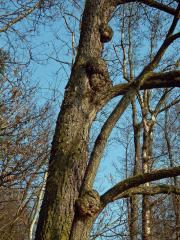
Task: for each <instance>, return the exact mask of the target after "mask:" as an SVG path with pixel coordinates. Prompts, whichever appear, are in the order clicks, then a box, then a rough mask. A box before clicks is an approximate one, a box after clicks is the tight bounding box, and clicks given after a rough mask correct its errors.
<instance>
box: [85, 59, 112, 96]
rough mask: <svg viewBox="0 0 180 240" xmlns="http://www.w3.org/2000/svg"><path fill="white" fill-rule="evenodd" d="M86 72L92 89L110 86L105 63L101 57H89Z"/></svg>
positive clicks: (97, 89)
mask: <svg viewBox="0 0 180 240" xmlns="http://www.w3.org/2000/svg"><path fill="white" fill-rule="evenodd" d="M86 73H87V76H88V78H89V84H90V87H91V89H92V90H94V91H99V90H103V89H104V88H106V86H107V87H109V86H112V82H111V80H110V79H109V73H108V69H107V65H106V63H105V61H104V60H103V59H102V58H93V57H92V58H90V59H89V60H88V61H87V63H86Z"/></svg>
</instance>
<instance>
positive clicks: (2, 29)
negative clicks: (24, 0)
mask: <svg viewBox="0 0 180 240" xmlns="http://www.w3.org/2000/svg"><path fill="white" fill-rule="evenodd" d="M42 3H43V1H42V0H39V1H38V2H37V3H36V4H35V5H34V6H33V7H31V8H27V9H26V10H24V11H23V12H22V13H21V14H20V15H18V16H17V17H16V18H14V19H12V20H11V21H9V22H8V23H7V24H6V25H5V26H3V27H2V28H1V29H0V33H2V32H6V31H7V30H8V29H9V28H10V27H12V26H13V25H15V24H16V23H18V22H20V21H21V20H22V19H24V18H26V17H27V16H28V15H30V14H31V13H32V12H34V11H35V10H36V9H38V8H40V7H41V4H42Z"/></svg>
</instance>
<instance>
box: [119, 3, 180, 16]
mask: <svg viewBox="0 0 180 240" xmlns="http://www.w3.org/2000/svg"><path fill="white" fill-rule="evenodd" d="M131 2H139V3H143V4H145V5H148V6H150V7H153V8H156V9H159V10H161V11H163V12H166V13H169V14H171V15H173V16H175V15H176V9H174V8H172V7H169V6H167V5H165V4H162V3H159V2H157V1H153V0H139V1H136V0H117V1H116V4H117V5H120V4H125V3H131ZM178 17H179V16H178Z"/></svg>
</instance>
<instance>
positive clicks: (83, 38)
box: [35, 0, 180, 240]
mask: <svg viewBox="0 0 180 240" xmlns="http://www.w3.org/2000/svg"><path fill="white" fill-rule="evenodd" d="M120 3H125V1H114V0H112V1H107V0H104V1H102V0H96V1H95V0H93V1H90V0H87V1H86V4H85V9H84V13H83V18H82V26H81V35H80V41H79V46H78V53H77V57H76V60H75V63H74V66H73V68H72V72H71V76H70V79H69V82H68V84H67V86H66V91H65V97H64V101H63V103H62V106H61V110H60V113H59V116H58V119H57V123H56V130H55V136H54V139H53V142H52V150H51V157H50V162H49V170H48V178H47V183H46V190H45V196H44V200H43V203H42V207H41V211H40V216H39V222H38V225H37V231H36V237H35V239H36V240H58V239H59V240H68V239H71V240H73V239H76V240H80V239H84V240H86V239H88V238H89V233H90V230H91V227H92V224H93V222H94V220H95V219H96V217H97V215H98V213H99V212H100V211H101V210H102V209H103V207H104V206H105V205H106V204H107V203H108V202H111V201H113V200H114V199H115V198H116V197H114V195H113V194H114V192H115V194H116V196H117V195H118V194H120V193H122V192H123V191H125V190H126V189H129V188H131V187H136V186H138V185H139V184H140V183H141V182H142V183H145V182H146V178H144V177H143V176H142V177H141V176H139V177H137V179H136V178H135V181H133V179H131V180H132V182H131V180H127V181H124V182H122V184H119V185H118V186H116V188H115V189H112V191H110V192H107V194H105V195H104V196H102V198H101V199H100V197H99V195H98V193H97V192H95V191H94V190H93V189H92V183H93V181H92V179H94V176H95V172H96V170H97V167H98V163H99V160H100V158H101V155H102V152H103V148H104V143H105V142H106V139H107V137H108V136H109V134H110V132H111V129H112V128H113V126H114V124H115V123H116V122H117V120H118V119H119V117H120V116H121V114H122V113H123V112H124V110H125V109H126V107H127V106H128V104H129V103H130V102H131V99H132V97H133V96H135V94H136V91H137V90H139V88H140V86H141V85H142V84H143V83H144V82H145V80H146V79H148V78H149V77H150V73H149V71H150V72H151V71H152V70H153V69H154V67H155V66H156V64H157V63H158V62H159V59H160V56H162V55H163V53H164V51H165V49H166V48H167V47H168V44H169V42H168V43H166V45H165V46H163V48H162V49H161V51H160V52H159V53H158V54H157V56H156V57H155V61H154V62H152V64H151V65H149V66H148V67H147V68H146V69H145V70H144V71H143V72H142V73H141V74H140V75H139V77H138V78H137V82H136V83H134V85H133V87H132V86H131V87H132V88H131V89H130V90H131V91H130V92H128V93H127V94H126V95H125V96H124V97H123V99H122V101H121V102H120V103H119V105H118V106H117V110H116V111H115V112H114V115H113V113H112V116H111V118H110V122H111V124H110V128H109V127H106V126H105V128H104V129H105V130H104V132H102V136H103V138H100V139H99V141H100V145H99V150H98V148H97V151H95V155H94V156H95V157H92V158H90V159H91V160H92V162H91V163H92V164H91V167H89V166H88V167H87V165H88V142H89V130H90V127H91V124H92V122H93V120H94V119H95V117H96V114H97V112H98V111H99V110H100V109H101V108H102V107H103V106H104V105H105V104H106V102H107V101H109V100H110V99H111V98H112V97H114V96H115V95H118V92H119V90H120V89H118V88H114V87H113V86H112V83H111V81H110V79H109V74H108V70H107V66H106V63H105V62H104V60H103V59H101V53H102V49H103V44H104V43H105V42H107V41H109V40H111V38H112V30H111V29H110V28H109V27H108V26H107V24H108V21H109V19H110V17H111V15H112V14H113V11H114V9H115V7H116V5H117V4H120ZM108 34H109V35H108ZM116 90H118V91H116ZM103 141H104V142H103ZM101 142H103V143H102V144H101ZM98 152H99V153H98ZM94 162H95V163H94ZM89 169H91V170H92V172H91V171H90V170H89ZM88 170H89V171H88ZM179 173H180V169H176V171H175V173H174V174H175V175H177V174H179ZM91 175H92V176H93V177H91ZM84 176H85V177H86V179H85V183H84ZM159 176H160V174H159ZM162 176H164V175H163V174H162ZM154 178H155V175H154ZM151 179H153V176H152V175H150V176H149V175H147V181H149V180H151ZM123 184H124V185H123ZM136 184H137V185H136Z"/></svg>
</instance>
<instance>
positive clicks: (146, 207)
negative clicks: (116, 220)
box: [141, 90, 153, 240]
mask: <svg viewBox="0 0 180 240" xmlns="http://www.w3.org/2000/svg"><path fill="white" fill-rule="evenodd" d="M141 107H142V117H143V119H142V122H143V146H142V161H143V172H144V173H149V172H150V171H151V165H152V141H153V138H152V134H153V132H152V131H153V129H152V125H151V121H150V120H148V116H147V115H148V91H147V90H145V91H144V97H143V106H141ZM145 186H147V187H149V186H150V183H146V184H145ZM150 205H151V204H150V199H149V196H143V198H142V239H143V240H151V239H152V222H151V219H152V216H151V215H152V213H151V209H150Z"/></svg>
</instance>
